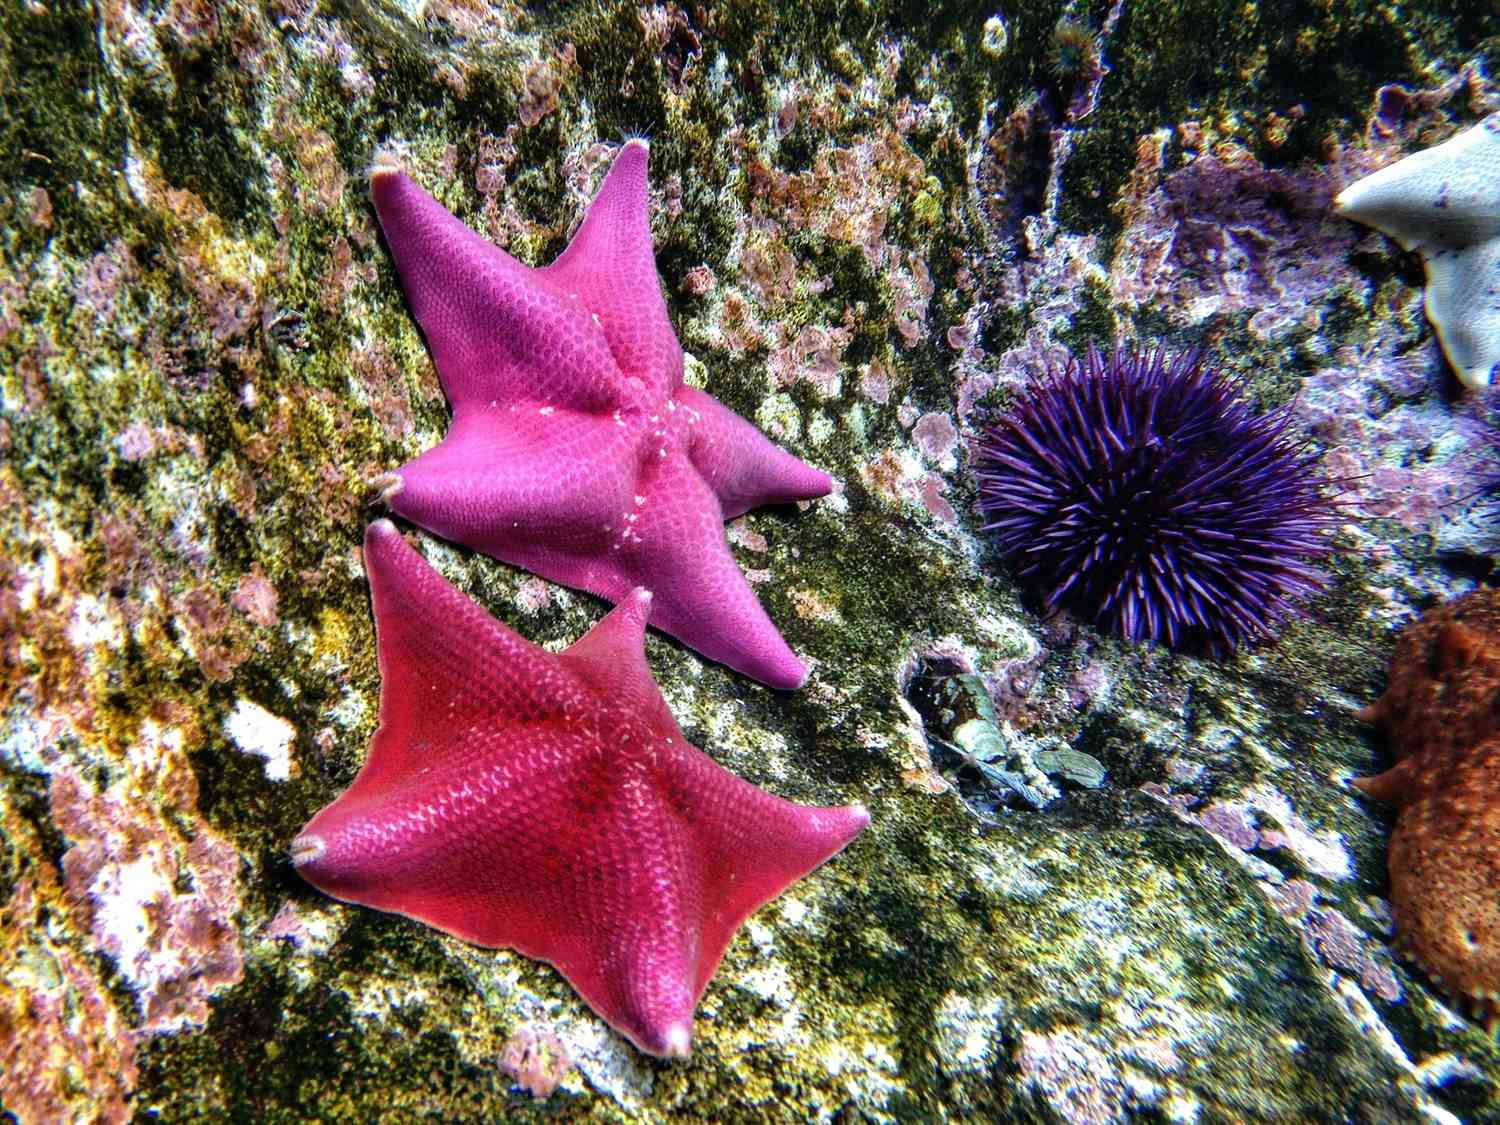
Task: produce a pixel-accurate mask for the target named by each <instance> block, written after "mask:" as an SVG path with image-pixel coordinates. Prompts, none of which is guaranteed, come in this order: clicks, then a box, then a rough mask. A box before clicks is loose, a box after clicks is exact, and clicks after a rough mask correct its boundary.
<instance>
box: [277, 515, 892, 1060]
mask: <svg viewBox="0 0 1500 1125" xmlns="http://www.w3.org/2000/svg"><path fill="white" fill-rule="evenodd" d="M365 567H366V570H367V572H368V573H369V576H370V591H371V598H372V601H373V603H374V607H375V623H376V632H377V639H378V643H379V655H380V671H381V676H382V680H383V686H382V690H381V699H380V728H379V730H377V731H376V733H375V738H374V740H373V742H372V743H371V746H370V754H369V758H368V759H367V760H366V762H365V765H364V768H363V769H361V770H360V773H359V776H358V777H357V778H355V780H354V784H353V785H351V786H350V787H349V788H348V789H347V790H345V791H344V793H343V794H342V795H340V796H339V798H338V799H337V800H335V801H334V802H333V803H332V804H331V805H329V806H328V807H327V808H325V809H323V810H322V811H321V812H319V813H318V814H317V815H316V816H315V817H313V819H312V820H311V821H310V822H309V823H308V825H307V827H306V828H304V829H303V831H302V833H301V834H300V835H299V836H298V837H297V839H296V840H295V841H294V842H293V844H292V857H293V860H294V862H295V863H296V864H297V867H298V870H299V871H300V872H301V873H302V875H303V877H304V878H306V879H307V880H308V881H309V882H310V883H312V884H313V885H314V886H315V887H317V888H319V889H320V890H322V891H325V892H327V893H328V894H331V895H333V896H334V897H335V898H340V899H344V900H345V901H348V902H357V903H362V904H364V905H366V906H373V907H376V908H377V909H380V910H388V911H392V912H394V913H398V914H404V915H406V916H407V917H410V918H415V919H417V920H419V921H422V922H426V923H427V924H428V925H431V926H435V927H437V928H438V929H440V930H443V931H444V932H446V933H450V934H453V935H454V936H456V937H460V938H463V939H464V940H465V941H471V942H474V943H476V944H478V945H486V946H508V947H510V948H512V949H516V950H518V951H519V952H521V953H524V954H525V955H526V956H528V957H535V958H537V959H539V960H542V961H548V962H550V963H551V964H553V965H555V966H556V967H557V968H558V970H559V971H560V972H561V973H562V974H563V976H565V977H566V978H567V979H568V981H569V982H570V983H571V984H572V985H573V987H574V988H576V989H577V990H578V992H579V995H581V996H582V997H583V999H584V1000H585V1001H586V1002H587V1003H588V1005H589V1006H590V1007H591V1008H593V1009H594V1011H596V1012H598V1013H599V1015H600V1016H602V1017H603V1018H604V1019H605V1020H606V1021H607V1022H608V1023H609V1024H611V1025H612V1026H613V1027H615V1028H616V1029H617V1030H618V1031H620V1032H621V1033H622V1034H624V1035H625V1036H627V1037H628V1038H629V1039H630V1040H631V1041H632V1042H633V1043H635V1044H636V1046H638V1047H640V1048H641V1050H643V1051H648V1052H650V1053H651V1054H654V1055H662V1056H673V1055H685V1054H687V1052H688V1047H689V1043H690V1041H691V1031H692V1018H693V1010H694V1008H696V1007H697V1004H698V998H699V997H700V996H701V995H702V994H703V989H704V987H705V986H706V985H707V984H708V980H709V978H710V977H711V976H712V975H713V973H714V970H715V969H716V968H717V967H718V964H719V960H720V959H721V958H722V957H723V956H724V950H725V949H726V948H727V947H728V945H729V940H730V938H731V937H732V936H733V935H734V931H735V930H736V929H738V927H739V925H740V923H741V922H743V921H744V920H745V918H746V917H747V916H748V915H749V914H750V913H751V912H752V911H753V910H755V909H756V908H757V907H759V906H760V905H762V904H763V903H765V902H767V901H769V900H770V899H772V898H774V897H775V896H776V895H778V894H780V893H781V892H782V891H783V890H785V889H786V887H788V886H789V885H790V884H792V883H793V882H795V881H796V880H798V879H800V878H801V877H802V876H803V875H806V874H807V873H808V872H809V871H811V870H813V868H815V867H817V866H818V865H819V864H821V863H823V862H824V861H825V860H827V859H828V858H830V857H831V856H833V855H834V854H835V853H836V852H838V851H839V850H840V849H841V848H843V847H844V846H845V845H846V844H848V843H849V841H850V840H852V839H853V838H854V837H855V836H857V835H858V834H859V832H860V831H861V830H862V829H863V828H864V827H865V825H866V824H867V823H869V813H867V812H866V811H865V810H864V808H862V807H861V806H859V805H847V806H844V807H842V808H811V807H808V806H804V805H795V804H792V803H791V802H789V801H784V800H782V799H781V798H779V797H773V796H771V795H770V794H769V793H766V792H764V791H763V790H761V789H758V788H756V787H755V786H753V785H751V784H749V783H748V782H745V781H741V780H740V779H739V778H737V777H735V776H734V775H733V774H731V773H729V772H728V771H727V770H725V769H723V768H722V767H721V766H719V765H717V764H715V763H714V761H713V760H712V759H710V758H709V757H708V756H707V755H706V754H704V753H703V752H702V751H701V750H699V749H697V748H696V747H694V746H692V745H691V744H690V743H688V741H687V740H686V739H685V738H684V737H683V735H682V731H681V730H679V729H678V727H677V724H676V722H675V721H674V720H673V718H672V715H671V713H670V712H669V711H668V710H667V705H666V702H665V701H664V700H663V699H662V697H661V692H660V691H658V690H657V687H656V683H655V681H654V680H653V679H652V678H651V671H650V669H649V668H648V667H647V666H646V658H645V650H644V647H643V642H644V633H645V627H646V615H647V611H648V609H649V607H650V604H651V595H650V594H649V593H648V592H647V591H645V590H635V591H632V592H631V593H630V594H629V595H627V596H626V597H625V598H623V599H622V600H621V602H620V604H619V605H618V606H617V607H616V608H615V609H614V611H613V612H611V613H610V614H609V615H608V616H607V617H605V618H604V620H603V621H601V622H600V623H599V624H598V625H597V626H595V627H594V628H593V629H592V630H590V631H589V632H588V633H587V634H586V635H585V636H584V637H582V638H581V639H580V640H578V641H577V642H575V643H574V644H573V645H572V646H571V647H570V648H568V649H567V650H565V651H564V652H562V653H559V654H553V653H550V652H548V651H546V650H545V649H542V648H539V647H538V646H536V645H534V644H531V643H530V642H528V641H526V640H524V639H523V638H521V637H520V636H518V635H517V634H515V633H513V632H512V631H511V630H510V629H507V628H506V627H505V626H504V625H502V624H501V623H500V622H498V621H496V620H495V619H494V618H492V617H491V616H489V614H487V613H485V612H484V610H482V609H481V608H480V607H479V606H477V605H475V604H474V603H473V602H472V601H470V600H469V599H468V598H467V597H465V596H464V595H463V594H461V593H459V592H458V591H457V590H456V589H454V588H453V587H452V586H450V585H449V584H448V583H447V582H446V581H444V580H443V578H442V577H441V576H440V575H439V574H438V573H437V572H436V571H435V570H433V569H432V567H430V566H429V565H428V564H427V563H426V562H425V561H424V560H423V559H422V557H421V556H420V555H418V554H417V552H416V551H414V550H413V549H412V548H411V547H409V546H407V544H406V542H405V541H404V540H403V539H402V538H401V535H400V533H399V532H398V531H397V530H396V528H395V527H394V526H393V525H392V524H391V523H390V522H389V521H387V520H381V521H379V522H377V523H375V524H373V525H372V526H371V527H370V530H369V531H368V533H367V534H366V536H365Z"/></svg>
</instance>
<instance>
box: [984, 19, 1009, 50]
mask: <svg viewBox="0 0 1500 1125" xmlns="http://www.w3.org/2000/svg"><path fill="white" fill-rule="evenodd" d="M1009 42H1010V32H1009V31H1007V30H1006V28H1005V21H1004V20H1003V19H1001V18H1000V17H999V16H998V15H995V16H991V17H990V18H989V19H987V20H985V21H984V30H983V32H982V33H981V35H980V38H979V48H980V50H982V51H983V52H984V53H985V54H987V55H994V56H997V57H998V56H1000V55H1003V54H1004V53H1005V48H1006V45H1007V44H1008V43H1009Z"/></svg>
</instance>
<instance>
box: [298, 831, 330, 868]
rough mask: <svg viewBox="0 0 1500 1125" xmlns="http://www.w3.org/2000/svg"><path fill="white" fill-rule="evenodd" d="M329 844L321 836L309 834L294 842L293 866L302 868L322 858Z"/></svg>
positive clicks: (299, 837)
mask: <svg viewBox="0 0 1500 1125" xmlns="http://www.w3.org/2000/svg"><path fill="white" fill-rule="evenodd" d="M327 850H328V844H327V842H326V841H325V840H324V839H323V837H321V836H314V835H312V834H311V833H307V834H304V835H301V836H298V837H297V838H296V839H295V840H293V841H292V866H294V867H301V866H302V865H303V864H306V863H312V862H313V861H314V860H317V859H319V858H321V857H322V855H323V853H324V852H325V851H327Z"/></svg>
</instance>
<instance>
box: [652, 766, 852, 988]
mask: <svg viewBox="0 0 1500 1125" xmlns="http://www.w3.org/2000/svg"><path fill="white" fill-rule="evenodd" d="M672 768H673V769H674V770H675V771H677V774H678V778H679V782H680V784H681V785H682V786H684V787H687V788H688V789H689V791H691V792H694V793H698V794H701V795H702V797H703V799H701V800H699V801H697V802H695V803H694V805H693V806H692V808H691V809H687V810H684V816H685V818H686V819H687V821H688V823H689V824H690V826H691V829H692V833H693V839H694V841H695V846H696V847H697V849H698V851H699V854H700V856H702V857H703V861H702V862H703V870H704V873H705V883H704V887H703V892H702V894H703V898H702V902H703V904H704V915H703V919H702V939H701V944H700V951H699V954H698V963H697V966H696V973H697V976H696V981H695V988H696V991H695V994H694V995H695V996H696V995H697V994H699V993H701V992H702V990H703V987H704V986H705V985H706V984H707V983H708V980H709V978H710V977H712V976H713V974H714V970H715V969H716V968H718V965H719V961H720V960H721V959H722V958H723V956H724V951H725V950H726V949H727V948H728V946H729V942H730V939H732V938H733V937H734V933H735V931H736V930H738V929H739V927H740V924H741V923H742V922H744V920H745V919H746V918H748V917H749V916H750V915H751V914H752V913H754V912H755V911H756V910H757V909H759V908H760V907H761V906H763V905H764V904H765V903H767V902H769V901H770V900H771V899H773V898H775V897H776V896H777V895H779V894H781V892H782V891H784V890H786V888H787V887H789V886H791V885H792V884H793V883H795V882H796V881H797V880H799V879H801V878H802V877H803V876H804V875H806V874H807V873H808V872H810V871H812V870H814V869H815V868H817V867H820V866H821V865H822V864H824V863H825V862H827V861H828V860H829V859H831V858H832V857H833V856H835V855H837V854H838V853H839V852H840V851H842V850H843V849H844V848H845V847H846V846H848V844H849V842H850V841H852V840H853V839H854V838H855V837H856V836H858V835H859V834H860V832H862V831H863V830H864V828H865V826H866V825H868V824H869V823H870V814H869V811H868V810H867V809H865V807H864V806H863V805H842V806H836V807H831V808H818V807H814V806H809V805H797V804H793V803H792V802H791V801H785V800H782V799H781V798H780V797H777V796H774V795H772V794H770V793H767V792H765V790H763V789H759V788H757V787H756V786H754V785H751V784H750V783H749V782H747V781H743V780H741V779H740V778H738V777H736V776H735V775H734V774H732V773H730V772H729V771H728V770H726V769H724V767H722V766H720V765H719V764H718V763H717V762H715V761H714V760H713V759H711V758H709V757H708V756H707V755H706V754H703V753H701V752H699V751H696V750H695V751H694V752H693V753H691V754H687V753H684V754H681V755H679V756H678V757H677V759H676V760H675V761H674V763H673V766H672Z"/></svg>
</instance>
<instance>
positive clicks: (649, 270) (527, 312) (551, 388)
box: [371, 141, 833, 688]
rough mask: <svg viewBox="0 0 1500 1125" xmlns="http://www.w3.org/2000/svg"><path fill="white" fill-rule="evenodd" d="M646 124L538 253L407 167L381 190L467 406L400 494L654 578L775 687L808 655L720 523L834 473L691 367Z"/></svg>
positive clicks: (664, 596) (682, 609) (438, 358)
mask: <svg viewBox="0 0 1500 1125" xmlns="http://www.w3.org/2000/svg"><path fill="white" fill-rule="evenodd" d="M647 151H648V150H647V146H646V143H645V142H644V141H631V142H630V143H629V144H627V145H626V146H625V147H624V148H623V149H622V150H621V152H620V155H619V157H618V158H617V159H616V160H615V163H614V166H613V167H612V168H611V169H610V171H609V175H608V176H607V177H605V180H604V186H603V187H602V188H600V189H599V194H598V196H597V197H596V198H595V199H594V202H593V203H592V204H591V205H590V206H589V209H588V213H587V214H586V215H585V216H584V219H583V224H582V225H581V226H580V227H579V228H578V233H577V234H576V235H574V237H573V241H572V242H571V243H570V244H569V245H568V248H567V249H566V250H564V251H563V253H562V255H561V256H560V257H559V258H558V259H557V260H556V261H555V262H553V263H552V264H551V265H550V266H547V267H545V268H544V269H532V268H531V267H529V266H525V265H522V264H521V263H520V262H518V261H516V260H515V259H514V258H512V257H511V256H510V255H509V254H507V253H505V251H503V250H501V249H499V248H498V247H496V246H493V245H491V244H490V243H488V242H486V241H485V240H484V239H482V238H480V237H479V235H477V234H475V233H474V232H473V231H471V230H469V229H468V227H466V226H464V225H463V223H461V222H460V221H459V220H458V219H456V218H455V217H454V216H453V215H451V214H449V212H448V211H447V210H446V209H445V208H444V207H443V206H442V205H441V204H440V203H438V202H437V201H436V200H434V199H433V198H432V197H431V196H429V195H428V194H427V193H426V192H424V191H423V190H422V189H421V188H419V187H418V186H417V185H416V183H415V182H414V181H413V180H412V179H411V177H409V176H407V175H406V174H405V173H404V172H401V171H399V170H398V169H395V168H393V167H388V166H384V165H377V167H376V169H375V171H374V173H373V175H372V180H371V192H372V194H373V196H374V200H375V209H376V211H377V213H378V214H379V216H380V225H381V227H382V229H383V230H384V231H385V238H386V242H387V243H388V244H389V245H390V248H391V252H392V253H393V254H394V255H395V258H396V269H397V271H398V272H399V273H400V275H401V281H402V284H403V285H404V286H405V288H406V294H407V297H408V299H409V300H410V302H411V307H412V311H413V312H414V313H415V314H416V317H417V322H418V323H419V324H420V325H421V326H422V330H423V332H425V333H426V335H427V343H428V346H429V347H430V348H431V350H432V357H433V361H434V363H435V364H436V365H437V370H438V376H439V378H440V379H441V380H442V384H443V390H444V391H445V392H447V395H448V399H449V401H450V402H451V403H452V405H453V424H452V426H451V427H450V429H449V430H448V435H447V437H445V438H444V439H443V440H442V442H441V443H440V444H438V445H436V446H434V447H433V448H432V449H429V450H428V451H427V452H426V453H424V454H422V455H421V456H420V457H418V458H417V459H416V460H415V461H412V462H410V463H409V464H406V465H403V466H402V467H401V468H400V469H398V470H397V471H396V472H395V473H394V474H392V477H393V479H392V480H391V481H390V483H389V486H388V487H387V488H386V490H385V499H386V500H387V502H388V503H389V505H390V507H391V510H392V511H394V512H397V513H399V514H400V515H402V516H405V517H406V518H407V519H410V520H412V521H413V522H415V523H417V524H420V525H421V526H422V527H425V528H427V529H428V530H430V531H433V532H436V533H437V534H439V535H441V536H443V537H445V538H447V539H453V540H456V541H457V542H460V543H464V544H466V545H468V546H470V547H473V548H474V549H475V550H478V551H482V552H484V553H485V554H487V555H491V556H493V557H495V558H497V559H502V560H504V561H505V562H509V563H514V564H516V565H517V566H523V567H525V568H527V569H528V570H531V571H533V572H535V573H537V574H540V575H542V576H543V577H546V578H550V579H552V580H553V581H555V582H561V583H562V584H563V585H565V586H573V587H576V588H578V589H582V590H588V591H590V592H592V593H595V594H599V595H600V596H602V597H605V598H608V599H610V600H611V601H614V602H619V601H620V600H621V599H623V598H625V597H626V596H627V595H628V594H629V593H630V591H631V590H633V589H635V588H636V587H637V586H645V587H648V588H649V589H651V590H652V591H653V592H654V595H655V597H654V599H653V601H652V605H651V624H652V625H655V626H656V627H657V628H659V629H662V630H663V631H665V632H668V633H671V634H672V635H673V636H675V637H677V638H678V639H680V640H681V641H682V642H683V643H684V644H687V645H691V646H692V647H693V648H695V649H697V650H698V651H699V652H701V653H703V654H704V655H705V656H707V657H710V658H711V659H714V660H718V661H721V662H723V663H725V664H727V665H729V666H730V667H731V668H736V669H738V670H739V671H741V672H744V673H746V674H747V675H750V676H754V677H755V678H756V679H758V680H761V681H763V682H765V683H767V684H770V685H771V686H773V687H778V688H796V687H800V686H801V685H802V684H803V683H804V682H805V681H806V679H807V667H806V665H804V664H803V663H802V661H801V660H799V659H798V658H797V657H796V655H794V654H793V652H792V650H791V648H790V647H788V645H787V643H786V641H785V640H783V639H782V636H781V634H780V633H779V632H777V630H776V626H775V625H774V624H772V623H771V619H770V618H769V617H768V616H766V612H765V610H764V609H763V608H762V607H761V604H760V602H759V601H758V600H757V599H756V597H755V594H754V593H753V592H752V591H751V589H750V586H749V583H747V582H746V581H745V576H744V575H743V574H741V573H740V570H739V567H738V566H736V565H735V562H734V558H733V556H731V554H730V553H729V547H728V544H727V543H726V542H725V539H724V521H725V520H726V519H733V518H734V517H735V516H738V515H741V514H742V513H744V512H746V511H748V510H749V509H751V508H755V507H759V506H760V505H762V504H776V503H785V502H788V501H792V500H801V499H809V498H812V497H816V496H824V495H826V494H827V493H828V492H829V491H831V489H832V488H833V481H832V479H831V478H830V477H829V476H828V475H827V474H826V473H822V472H819V471H818V470H816V469H813V468H810V467H808V466H807V465H804V464H803V463H802V462H801V461H799V460H797V459H796V458H795V457H793V456H791V455H790V454H788V453H785V452H783V451H782V450H780V449H778V448H777V447H776V446H774V445H772V444H771V443H770V441H768V440H767V439H766V438H765V436H764V435H763V434H761V432H760V431H759V430H757V429H755V428H754V427H753V426H751V425H750V424H749V423H748V422H746V421H745V420H744V419H742V418H740V417H739V416H738V415H737V414H734V413H733V412H732V411H730V410H729V409H727V408H726V407H725V406H723V405H722V404H721V403H719V402H718V401H717V400H716V399H714V398H712V397H711V396H709V395H707V394H704V393H703V392H702V391H699V390H695V389H694V388H692V387H688V386H685V385H684V384H683V381H682V348H681V347H680V346H679V345H678V343H677V337H676V335H675V333H673V331H672V325H671V322H670V321H669V320H668V319H667V306H666V302H665V301H664V300H663V299H662V293H661V286H660V283H659V282H658V279H657V275H656V261H655V258H654V257H653V255H652V250H651V228H650V221H649V215H648V201H647V181H646V161H647Z"/></svg>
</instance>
